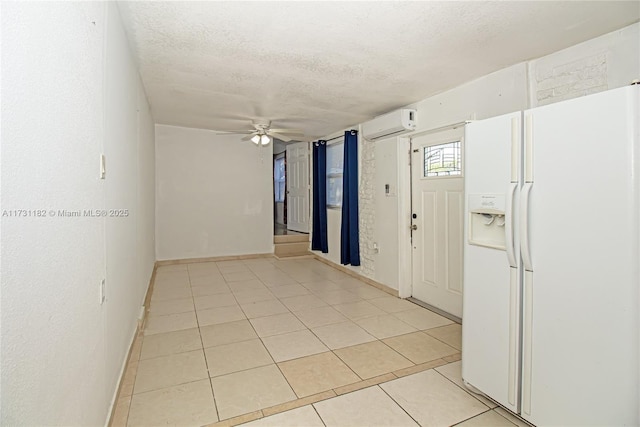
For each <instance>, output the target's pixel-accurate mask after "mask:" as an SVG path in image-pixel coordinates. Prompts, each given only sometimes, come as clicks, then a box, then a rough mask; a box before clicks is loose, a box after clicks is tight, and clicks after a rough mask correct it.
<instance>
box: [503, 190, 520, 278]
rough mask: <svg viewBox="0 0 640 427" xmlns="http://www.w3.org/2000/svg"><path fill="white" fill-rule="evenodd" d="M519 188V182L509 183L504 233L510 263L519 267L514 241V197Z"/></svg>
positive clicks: (514, 266)
mask: <svg viewBox="0 0 640 427" xmlns="http://www.w3.org/2000/svg"><path fill="white" fill-rule="evenodd" d="M517 189H518V184H517V183H515V182H512V183H511V184H509V188H508V189H507V202H506V209H505V212H504V215H505V218H504V219H505V221H504V233H505V240H506V242H505V247H506V248H507V258H508V259H509V265H510V266H511V267H513V268H517V267H518V264H517V261H516V250H515V247H514V241H513V198H514V195H515V192H516V190H517Z"/></svg>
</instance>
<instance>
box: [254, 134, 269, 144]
mask: <svg viewBox="0 0 640 427" xmlns="http://www.w3.org/2000/svg"><path fill="white" fill-rule="evenodd" d="M270 142H271V138H269V136H268V135H262V136H261V137H260V143H261V144H262V145H267V144H268V143H270ZM256 144H257V143H256Z"/></svg>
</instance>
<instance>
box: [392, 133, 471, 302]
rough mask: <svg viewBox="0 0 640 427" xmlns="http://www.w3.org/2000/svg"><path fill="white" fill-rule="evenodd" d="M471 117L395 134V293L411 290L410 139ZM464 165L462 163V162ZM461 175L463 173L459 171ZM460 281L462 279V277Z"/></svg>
mask: <svg viewBox="0 0 640 427" xmlns="http://www.w3.org/2000/svg"><path fill="white" fill-rule="evenodd" d="M471 122H472V120H465V121H462V122H456V123H452V124H449V125H445V126H440V127H437V128H431V129H426V130H422V131H418V132H412V133H410V134H407V135H404V136H401V137H398V159H399V164H398V181H399V182H398V197H399V198H400V199H399V201H398V204H399V212H398V218H399V220H398V249H399V250H398V261H399V267H400V268H399V278H398V279H399V282H398V296H399V297H400V298H410V297H411V294H412V293H413V253H412V246H411V212H412V208H411V203H412V199H411V195H412V190H413V188H412V179H411V167H412V165H411V140H412V139H414V138H417V137H420V136H424V135H429V134H433V133H438V132H442V131H446V130H453V129H457V128H459V127H463V128H464V127H465V126H466V125H467V124H468V123H471ZM463 165H464V163H463ZM463 177H464V174H463ZM463 280H464V278H463Z"/></svg>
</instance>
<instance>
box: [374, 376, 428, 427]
mask: <svg viewBox="0 0 640 427" xmlns="http://www.w3.org/2000/svg"><path fill="white" fill-rule="evenodd" d="M377 387H378V388H379V389H380V390H382V392H383V393H384V394H386V395H387V396H389V399H391V400H392V401H393V403H395V404H396V405H398V406H399V407H400V409H402V411H403V412H404V413H405V414H407V415H408V416H409V418H411V419H412V420H413V421H415V423H416V424H417V425H419V426H420V425H422V424H420V422H418V420H416V419H415V418H414V417H413V416H412V415H411V414H410V413H409V411H407V410H406V409H405V408H404V407H403V406H402V405H401V404H400V403H398V401H397V400H396V399H394V398H393V396H391V395H390V394H389V393H387V390H385V389H384V387H381V386H380V384H378V385H377Z"/></svg>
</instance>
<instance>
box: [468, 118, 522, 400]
mask: <svg viewBox="0 0 640 427" xmlns="http://www.w3.org/2000/svg"><path fill="white" fill-rule="evenodd" d="M521 116H522V113H521V112H518V113H513V114H507V115H504V116H500V117H495V118H491V119H487V120H482V121H478V122H473V123H470V124H468V125H467V126H466V146H465V158H466V161H465V201H466V208H465V209H466V212H465V215H466V217H465V218H466V219H465V236H466V239H465V246H464V293H463V315H462V319H463V322H462V377H463V379H464V381H466V382H467V383H469V384H470V385H472V386H474V387H475V388H477V389H478V390H480V391H482V392H483V393H484V394H486V395H487V396H489V397H491V398H492V399H494V400H495V401H497V402H499V403H500V404H501V405H504V406H505V407H507V408H509V409H511V410H512V411H515V412H517V411H518V402H519V366H520V365H519V359H520V346H519V325H520V324H519V317H520V315H519V313H520V268H519V265H520V263H519V260H520V254H519V250H518V248H519V246H518V242H517V240H516V239H515V233H514V230H517V225H518V224H517V221H516V218H517V215H516V213H517V212H515V211H514V207H515V206H517V194H518V192H519V186H520V183H519V179H520V169H521V168H520V163H521V162H520V158H521V156H520V150H521V130H520V129H521ZM500 213H503V214H504V215H503V216H501V215H500ZM492 215H493V216H492Z"/></svg>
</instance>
